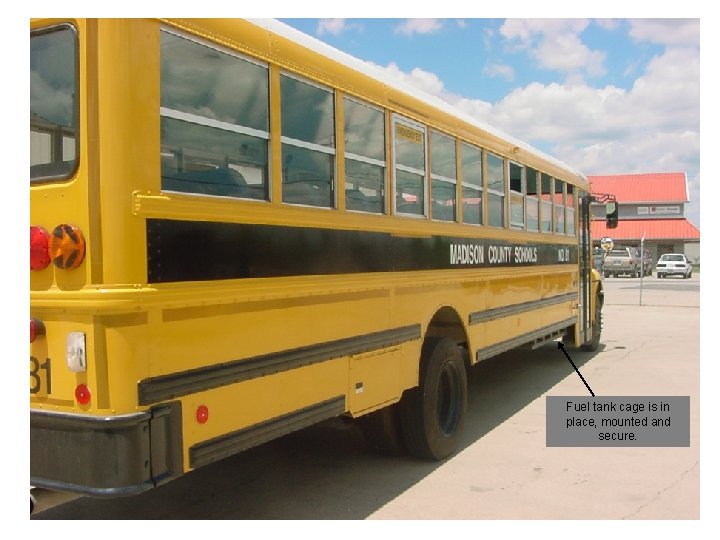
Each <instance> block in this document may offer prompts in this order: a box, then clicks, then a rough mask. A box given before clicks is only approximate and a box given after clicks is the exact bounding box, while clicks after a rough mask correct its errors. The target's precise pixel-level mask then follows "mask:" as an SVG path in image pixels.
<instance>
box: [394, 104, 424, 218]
mask: <svg viewBox="0 0 720 540" xmlns="http://www.w3.org/2000/svg"><path fill="white" fill-rule="evenodd" d="M394 121H395V209H396V211H397V213H398V214H410V215H416V216H424V215H425V129H424V128H423V127H420V126H418V125H416V124H412V123H410V122H408V121H404V120H401V119H400V118H395V119H394Z"/></svg>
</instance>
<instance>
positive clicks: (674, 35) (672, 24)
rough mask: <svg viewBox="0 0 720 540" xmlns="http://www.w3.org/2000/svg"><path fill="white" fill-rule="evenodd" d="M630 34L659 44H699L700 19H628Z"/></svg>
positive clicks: (686, 45) (683, 45)
mask: <svg viewBox="0 0 720 540" xmlns="http://www.w3.org/2000/svg"><path fill="white" fill-rule="evenodd" d="M630 36H631V37H632V38H633V39H635V40H637V41H649V42H651V43H657V44H661V45H673V46H682V47H697V46H699V45H700V19H630Z"/></svg>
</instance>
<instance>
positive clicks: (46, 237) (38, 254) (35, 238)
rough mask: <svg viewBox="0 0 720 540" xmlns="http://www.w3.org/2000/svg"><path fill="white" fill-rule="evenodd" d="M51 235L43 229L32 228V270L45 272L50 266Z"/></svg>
mask: <svg viewBox="0 0 720 540" xmlns="http://www.w3.org/2000/svg"><path fill="white" fill-rule="evenodd" d="M49 245H50V233H48V232H47V231H46V230H45V229H43V228H42V227H30V270H43V269H45V268H47V267H48V265H49V264H50V254H49V253H48V247H49Z"/></svg>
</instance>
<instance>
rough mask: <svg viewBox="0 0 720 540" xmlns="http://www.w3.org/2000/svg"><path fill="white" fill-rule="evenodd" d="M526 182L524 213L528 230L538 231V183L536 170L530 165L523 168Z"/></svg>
mask: <svg viewBox="0 0 720 540" xmlns="http://www.w3.org/2000/svg"><path fill="white" fill-rule="evenodd" d="M525 179H526V184H527V199H526V205H525V208H526V215H527V228H528V231H532V232H538V231H539V230H540V214H539V212H540V207H539V197H538V194H539V189H538V188H539V187H540V186H539V185H538V172H537V171H536V170H535V169H533V168H532V167H527V168H526V169H525Z"/></svg>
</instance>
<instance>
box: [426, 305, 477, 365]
mask: <svg viewBox="0 0 720 540" xmlns="http://www.w3.org/2000/svg"><path fill="white" fill-rule="evenodd" d="M433 337H446V338H450V339H452V340H453V341H454V342H455V343H456V344H457V345H458V346H459V347H460V349H461V350H462V351H463V356H464V357H465V361H466V363H467V364H468V365H469V363H470V353H469V343H468V337H467V333H466V331H465V326H464V325H463V322H462V319H461V317H460V315H458V313H457V312H456V311H455V310H454V309H453V308H451V307H449V306H443V307H441V308H440V309H439V310H437V311H436V312H435V315H433V318H432V319H431V320H430V324H428V328H427V331H426V332H425V339H426V340H427V339H428V338H433Z"/></svg>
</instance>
